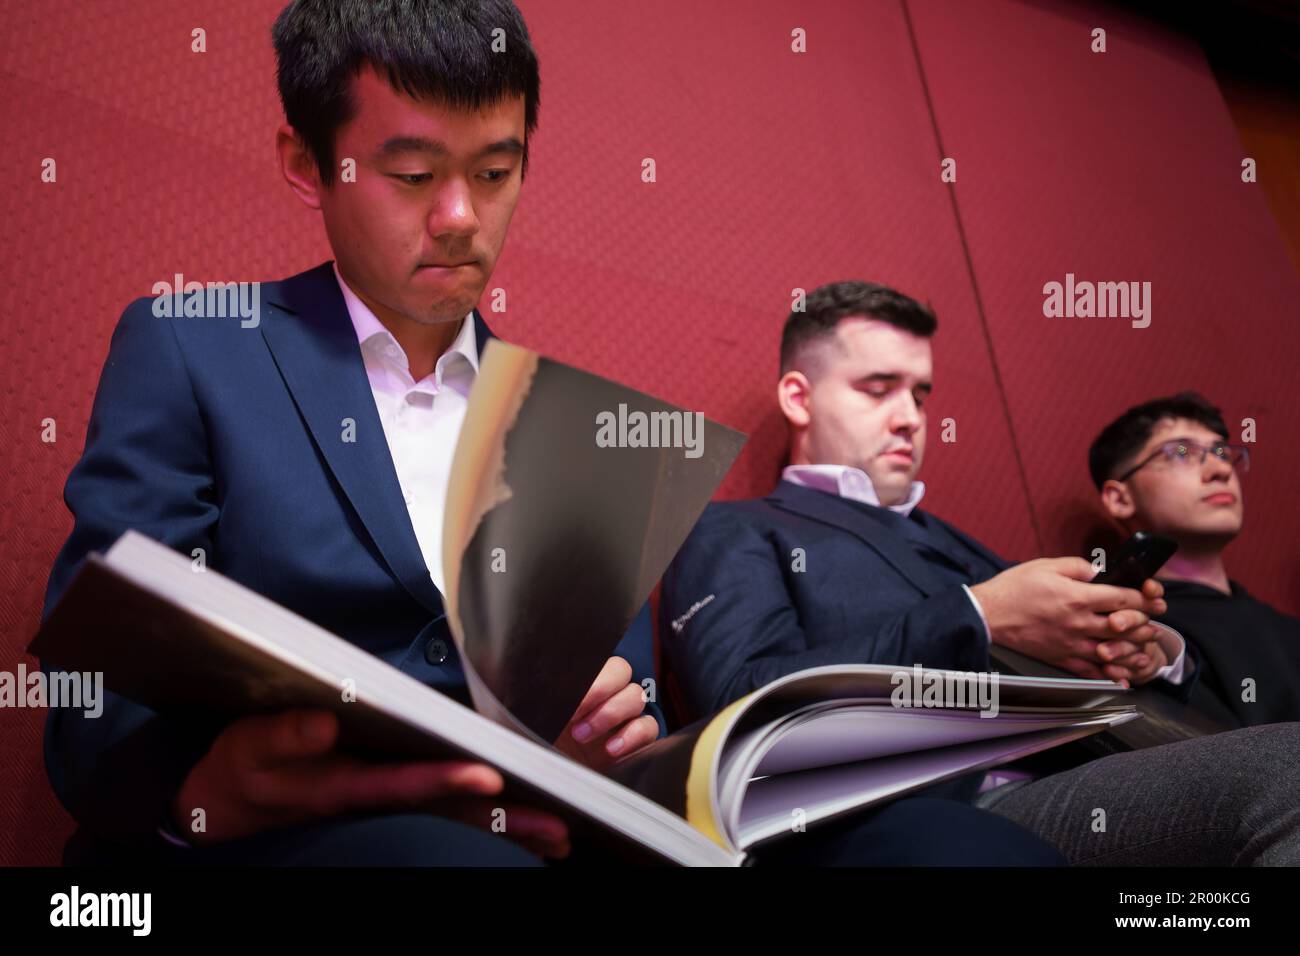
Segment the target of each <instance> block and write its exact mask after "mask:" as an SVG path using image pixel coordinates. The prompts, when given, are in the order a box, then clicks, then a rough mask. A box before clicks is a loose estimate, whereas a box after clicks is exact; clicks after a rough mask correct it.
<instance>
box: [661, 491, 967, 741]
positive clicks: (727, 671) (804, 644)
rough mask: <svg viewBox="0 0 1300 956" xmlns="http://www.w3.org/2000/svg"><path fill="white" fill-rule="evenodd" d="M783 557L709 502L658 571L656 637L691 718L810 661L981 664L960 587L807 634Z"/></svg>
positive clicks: (756, 529) (753, 528) (761, 534)
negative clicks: (661, 576) (837, 629)
mask: <svg viewBox="0 0 1300 956" xmlns="http://www.w3.org/2000/svg"><path fill="white" fill-rule="evenodd" d="M785 561H786V556H785V555H783V553H782V552H781V551H780V549H779V545H778V544H777V543H776V541H775V540H773V539H772V538H771V537H769V536H768V535H767V534H766V533H765V531H764V529H763V528H762V527H760V526H759V525H758V524H757V523H755V522H753V521H751V520H748V519H746V518H745V517H744V516H743V515H737V514H735V513H732V512H729V511H726V510H723V509H719V508H716V507H712V506H711V507H710V508H708V509H707V510H706V511H705V513H704V515H703V517H701V519H700V521H699V523H698V524H697V525H696V526H695V529H694V530H693V531H692V532H691V535H690V537H688V538H687V540H686V543H685V544H684V545H683V546H682V549H681V551H679V552H678V554H677V557H676V558H675V559H674V560H673V563H672V565H671V566H670V568H669V569H668V572H667V574H666V575H665V576H664V582H663V601H662V605H661V607H660V614H659V619H660V635H661V637H662V639H663V641H664V646H665V648H666V649H667V651H668V655H669V660H670V666H671V668H672V670H673V674H674V676H675V677H676V679H677V680H678V682H679V684H680V685H681V688H682V691H683V693H684V695H685V697H686V701H687V704H688V706H689V707H690V709H691V715H690V716H691V718H692V719H694V718H698V717H702V716H706V715H708V714H712V713H715V712H716V711H718V710H720V709H722V708H723V707H725V706H726V705H727V704H729V703H731V702H732V701H734V700H737V699H739V698H740V697H743V696H744V695H745V694H748V693H750V692H751V691H754V690H757V689H758V688H760V687H763V686H765V685H766V684H769V683H771V682H772V681H774V680H776V679H778V678H780V677H784V676H785V675H787V674H792V673H794V672H795V671H800V670H804V669H806V668H809V667H820V666H825V665H834V664H898V665H900V666H907V667H910V666H912V665H913V664H916V663H920V664H923V665H924V666H926V667H951V668H955V669H961V670H983V669H986V668H987V667H988V646H987V641H986V639H985V631H984V624H983V622H982V621H981V620H980V617H979V613H978V612H977V611H976V609H975V607H974V605H973V604H972V603H971V601H970V599H969V598H968V597H967V595H966V593H965V592H964V591H963V590H962V588H961V587H960V586H955V587H953V588H951V589H948V590H945V591H942V592H940V593H938V594H935V595H932V596H931V597H929V598H925V599H921V600H919V601H917V603H915V604H914V605H912V606H911V607H909V608H907V609H906V611H903V612H901V613H898V614H895V615H893V616H890V617H886V618H884V619H880V620H873V621H871V622H870V623H869V622H867V621H863V622H861V624H860V625H859V624H858V623H857V622H854V621H851V620H846V621H845V623H844V625H843V628H842V631H841V632H839V633H834V634H825V633H819V634H818V635H817V640H816V641H815V642H814V641H811V640H810V639H809V635H808V634H807V633H806V631H805V624H804V620H803V615H801V614H800V608H799V603H798V601H799V599H798V598H797V597H796V595H795V594H793V593H792V585H791V584H790V582H789V581H788V580H787V576H786V573H785V567H786V564H785ZM805 573H806V572H805ZM863 586H864V587H869V586H870V585H869V584H867V583H866V582H865V581H864V584H863ZM814 591H815V586H814ZM811 599H814V600H821V599H824V600H826V601H828V602H830V601H837V600H840V599H841V596H840V595H837V594H827V595H825V597H824V598H821V597H820V596H818V595H816V594H814V596H813V598H811Z"/></svg>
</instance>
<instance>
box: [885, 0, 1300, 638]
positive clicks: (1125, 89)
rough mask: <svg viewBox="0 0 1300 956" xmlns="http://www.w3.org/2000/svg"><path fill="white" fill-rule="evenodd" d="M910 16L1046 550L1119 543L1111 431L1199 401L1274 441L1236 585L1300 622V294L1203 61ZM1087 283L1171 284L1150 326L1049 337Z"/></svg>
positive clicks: (1067, 20) (1048, 18) (1109, 15)
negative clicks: (1111, 520)
mask: <svg viewBox="0 0 1300 956" xmlns="http://www.w3.org/2000/svg"><path fill="white" fill-rule="evenodd" d="M908 4H909V8H910V10H911V12H912V16H913V18H914V22H915V24H916V29H917V35H918V38H919V42H920V51H921V59H922V64H923V67H924V69H925V72H926V75H927V77H928V78H929V83H930V88H931V91H932V94H933V98H934V103H935V110H936V114H937V117H938V123H939V128H940V132H941V135H942V138H943V140H944V145H945V148H946V150H947V152H948V153H949V154H950V155H952V156H953V157H955V158H956V159H957V163H958V181H957V184H956V187H955V188H956V190H957V197H958V203H959V208H960V213H961V217H962V221H963V223H964V225H965V228H966V232H967V235H968V238H969V242H970V247H971V251H972V256H973V260H974V265H975V272H976V277H977V281H978V285H979V288H980V291H981V294H982V295H983V300H984V303H985V306H986V308H987V313H988V321H989V325H990V328H991V331H992V336H993V342H994V352H995V355H996V359H997V362H998V364H999V366H1000V368H1001V370H1002V375H1003V379H1004V384H1005V387H1006V393H1007V398H1008V402H1009V404H1010V408H1011V416H1012V425H1013V428H1014V429H1015V433H1016V435H1017V438H1018V440H1019V443H1020V447H1021V449H1022V452H1023V455H1024V460H1025V467H1026V473H1027V475H1028V479H1029V485H1030V490H1031V501H1032V504H1033V508H1034V511H1035V514H1036V516H1037V519H1038V522H1039V524H1040V526H1041V527H1042V530H1043V536H1044V539H1045V542H1044V543H1045V545H1046V546H1047V550H1048V551H1049V552H1052V553H1069V554H1076V553H1084V550H1083V549H1084V547H1085V545H1087V544H1088V543H1090V542H1092V541H1095V540H1101V538H1100V536H1099V535H1097V534H1096V533H1094V526H1095V525H1096V524H1097V521H1096V517H1095V516H1096V515H1097V514H1098V512H1097V510H1096V505H1095V497H1096V493H1095V491H1094V489H1093V487H1092V484H1091V482H1090V481H1089V479H1088V475H1087V467H1086V453H1087V446H1088V443H1089V442H1090V441H1091V439H1092V438H1093V436H1094V435H1095V434H1096V433H1097V432H1098V431H1099V430H1100V429H1101V427H1102V426H1104V425H1105V424H1106V422H1108V421H1110V420H1111V419H1112V418H1113V417H1114V416H1116V415H1117V414H1119V412H1120V411H1122V410H1123V409H1124V408H1126V407H1128V406H1129V405H1132V404H1135V403H1137V402H1139V401H1144V400H1146V399H1148V398H1153V397H1155V396H1157V395H1163V394H1169V393H1171V392H1174V391H1178V390H1181V389H1184V388H1197V389H1200V390H1201V391H1203V392H1204V393H1205V394H1207V395H1208V396H1209V397H1210V398H1211V399H1213V400H1214V401H1216V402H1217V403H1218V404H1220V405H1221V406H1222V407H1223V409H1224V412H1225V419H1226V420H1227V421H1228V423H1229V426H1230V427H1233V428H1239V427H1240V422H1241V420H1242V419H1243V418H1246V417H1253V418H1255V419H1256V420H1257V422H1258V443H1257V444H1256V446H1255V468H1254V470H1252V472H1251V473H1250V474H1249V475H1248V476H1247V477H1246V479H1245V497H1246V503H1247V509H1246V525H1247V527H1246V531H1245V532H1244V533H1243V534H1242V536H1241V537H1240V538H1239V539H1238V541H1237V542H1236V543H1234V545H1233V546H1232V547H1231V549H1230V550H1229V552H1228V555H1229V569H1230V572H1231V573H1232V574H1233V575H1234V576H1235V577H1238V578H1240V579H1241V580H1242V581H1244V582H1245V583H1246V584H1247V586H1248V587H1250V588H1251V589H1253V590H1254V591H1255V592H1256V593H1257V594H1259V595H1260V596H1261V597H1262V598H1264V599H1266V600H1268V601H1271V602H1274V603H1276V604H1278V605H1279V606H1280V607H1282V608H1284V609H1286V610H1289V611H1290V612H1291V613H1297V612H1300V561H1298V560H1297V559H1300V536H1298V535H1297V532H1300V522H1297V518H1296V514H1297V509H1296V504H1295V491H1294V488H1293V484H1294V475H1295V474H1296V472H1297V469H1298V468H1300V422H1297V419H1296V418H1295V415H1294V409H1293V408H1292V404H1293V397H1294V395H1295V373H1294V363H1295V351H1296V345H1297V341H1300V335H1298V334H1297V330H1296V321H1297V319H1298V318H1300V306H1298V305H1297V303H1298V302H1300V280H1297V276H1296V272H1295V270H1294V268H1293V266H1292V264H1291V261H1290V260H1289V258H1288V256H1287V252H1286V249H1285V246H1284V244H1283V242H1282V241H1281V238H1280V234H1279V232H1278V229H1277V226H1276V223H1275V222H1274V221H1273V220H1272V218H1271V216H1270V214H1269V211H1268V208H1267V206H1266V202H1265V197H1264V195H1263V193H1262V191H1261V190H1260V188H1259V186H1258V184H1255V185H1251V184H1246V183H1243V182H1242V181H1241V161H1242V158H1243V156H1244V155H1245V153H1244V151H1243V149H1242V147H1241V145H1240V143H1239V141H1238V138H1237V135H1236V132H1235V129H1234V127H1233V125H1232V121H1231V118H1230V116H1229V114H1228V111H1227V108H1226V106H1225V105H1224V102H1223V99H1222V96H1221V95H1220V93H1219V90H1218V88H1217V86H1216V85H1215V83H1214V79H1213V77H1212V75H1211V73H1210V70H1209V67H1208V65H1207V64H1206V62H1205V59H1204V57H1203V55H1202V53H1201V51H1200V49H1199V47H1197V46H1196V45H1195V44H1193V43H1191V42H1190V41H1187V40H1185V39H1183V38H1182V37H1179V36H1176V35H1173V34H1170V33H1169V32H1168V31H1166V30H1164V29H1163V28H1160V27H1158V26H1155V25H1153V24H1151V23H1149V22H1147V21H1145V20H1143V19H1141V18H1138V17H1136V16H1132V15H1128V14H1123V13H1121V12H1117V11H1116V10H1115V8H1114V7H1112V6H1109V5H1107V6H1098V7H1097V8H1096V9H1092V8H1089V7H1086V6H1083V5H1075V4H1068V3H1051V4H1048V3H1042V4H1040V3H1028V2H1013V0H974V2H961V3H955V2H943V0H908ZM1094 27H1102V28H1104V29H1106V31H1107V46H1108V49H1107V52H1106V53H1104V54H1096V53H1092V52H1091V50H1090V44H1091V31H1092V29H1093V28H1094ZM972 77H978V82H972ZM1066 273H1073V274H1074V275H1075V276H1076V277H1077V278H1078V279H1080V280H1085V279H1086V280H1091V281H1121V280H1142V281H1149V282H1151V284H1152V287H1151V304H1152V312H1151V324H1150V326H1149V327H1147V328H1134V327H1133V326H1132V323H1131V321H1128V320H1125V319H1123V318H1110V319H1102V318H1053V319H1049V318H1045V317H1044V315H1043V300H1044V296H1043V286H1044V284H1045V283H1047V282H1049V281H1052V280H1056V281H1064V280H1065V276H1066Z"/></svg>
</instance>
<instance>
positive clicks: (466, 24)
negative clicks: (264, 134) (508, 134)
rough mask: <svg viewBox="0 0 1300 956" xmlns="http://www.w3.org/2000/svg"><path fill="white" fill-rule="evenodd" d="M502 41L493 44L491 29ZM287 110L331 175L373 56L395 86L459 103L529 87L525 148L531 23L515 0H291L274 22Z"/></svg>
mask: <svg viewBox="0 0 1300 956" xmlns="http://www.w3.org/2000/svg"><path fill="white" fill-rule="evenodd" d="M498 28H500V29H501V30H502V31H503V33H502V34H499V35H498V36H500V37H501V39H503V40H504V44H505V49H504V50H503V51H501V52H494V51H493V49H492V45H493V41H494V39H496V37H494V36H493V31H495V30H497V29H498ZM271 39H272V41H273V42H274V44H275V58H276V81H277V83H278V84H279V87H280V101H281V102H282V103H283V104H284V115H285V119H286V120H288V122H289V125H291V126H292V127H293V128H294V129H295V130H296V131H297V133H298V135H299V136H301V137H302V139H303V141H304V142H305V143H306V144H307V147H308V148H309V149H310V150H311V153H312V155H313V157H314V158H315V160H316V167H317V168H318V169H319V170H320V176H321V181H322V182H323V183H324V184H325V185H326V186H329V185H330V184H332V183H333V181H334V174H335V169H334V138H335V134H336V133H337V132H338V129H339V127H341V126H342V125H343V124H345V123H347V122H348V120H350V119H351V118H352V117H353V115H354V114H355V109H356V107H355V104H354V103H353V101H352V99H351V97H350V95H349V94H350V90H351V85H352V80H353V78H354V77H355V76H356V75H357V74H358V73H359V72H360V71H361V69H362V68H363V67H364V66H365V65H366V64H369V65H371V66H373V67H374V68H375V69H376V70H377V71H378V72H379V74H380V75H381V76H387V78H388V82H389V83H390V84H391V85H392V87H393V89H394V90H399V91H401V92H404V93H406V94H407V95H408V96H411V97H416V98H418V97H428V98H430V99H434V100H437V101H439V102H442V103H445V104H447V105H448V106H450V107H451V108H453V109H460V110H478V109H481V108H482V107H484V106H490V105H491V104H493V103H497V102H499V101H500V100H502V99H505V98H507V97H513V96H520V95H522V96H523V97H524V154H523V162H522V168H521V170H520V178H521V180H522V178H523V176H524V175H526V174H527V172H528V138H529V134H531V133H532V131H533V130H534V129H535V128H536V126H537V110H538V106H539V89H540V85H541V80H540V76H539V73H538V67H537V55H536V53H535V52H534V51H533V46H532V41H531V40H530V39H529V36H528V27H527V26H525V24H524V18H523V16H522V15H521V14H520V13H519V10H518V9H517V8H516V7H515V5H514V3H512V2H511V0H293V2H292V3H290V4H289V5H288V6H287V7H285V8H284V10H282V11H281V12H280V16H279V17H278V18H276V21H275V26H274V27H272V28H271Z"/></svg>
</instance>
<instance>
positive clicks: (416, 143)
mask: <svg viewBox="0 0 1300 956" xmlns="http://www.w3.org/2000/svg"><path fill="white" fill-rule="evenodd" d="M523 151H524V144H523V143H521V142H519V140H518V139H517V138H515V137H514V136H507V137H506V138H505V139H499V140H497V141H496V142H494V143H488V144H487V145H486V146H484V147H483V148H482V149H480V150H479V151H478V152H477V153H476V154H475V155H474V156H472V157H471V159H480V158H482V157H484V156H490V155H492V154H493V153H512V154H516V155H519V154H522V153H523ZM399 153H428V154H429V155H431V156H438V157H442V156H447V155H449V154H450V153H451V150H449V149H448V148H447V144H446V143H443V142H441V141H439V140H436V139H429V138H427V137H425V136H390V137H389V138H388V139H386V140H384V142H383V143H382V144H381V145H380V147H379V149H378V150H377V151H376V155H377V156H378V157H380V158H381V159H382V158H387V157H391V156H395V155H397V154H399Z"/></svg>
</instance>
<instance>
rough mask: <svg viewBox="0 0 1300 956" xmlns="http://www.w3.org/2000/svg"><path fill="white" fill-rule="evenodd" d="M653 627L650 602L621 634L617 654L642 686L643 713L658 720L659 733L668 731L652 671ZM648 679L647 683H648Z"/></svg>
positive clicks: (653, 663) (654, 675) (653, 667)
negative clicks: (630, 668) (644, 694)
mask: <svg viewBox="0 0 1300 956" xmlns="http://www.w3.org/2000/svg"><path fill="white" fill-rule="evenodd" d="M654 637H655V636H654V628H653V626H652V625H651V623H650V605H649V604H648V603H647V604H645V605H644V606H643V607H642V608H641V612H640V613H639V614H637V616H636V619H635V620H634V621H633V622H632V626H631V627H629V628H628V629H627V633H626V634H624V635H623V640H622V641H620V642H619V645H618V649H617V650H615V651H614V655H615V656H616V657H621V658H623V659H624V660H625V661H627V662H628V663H629V664H631V665H632V680H633V681H634V682H635V683H637V684H640V685H641V686H642V687H643V688H645V690H646V692H647V694H646V696H647V700H646V705H645V713H647V714H649V715H650V716H651V717H653V718H654V719H655V722H656V723H657V724H659V736H660V737H662V736H663V735H664V734H665V732H666V731H667V724H666V722H665V720H664V712H663V708H662V707H661V706H660V705H659V675H658V674H656V673H655V647H654ZM647 681H649V683H647Z"/></svg>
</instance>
